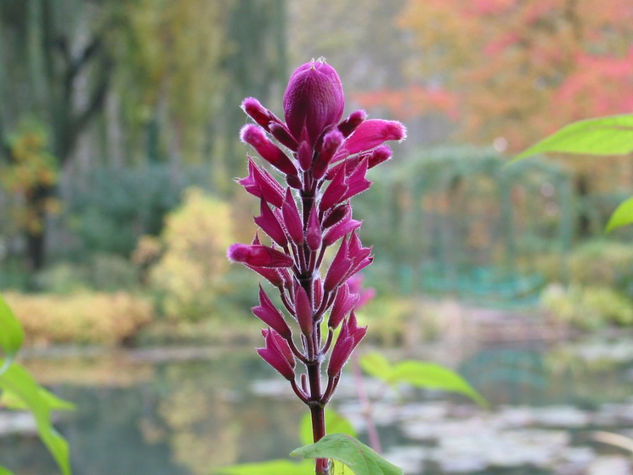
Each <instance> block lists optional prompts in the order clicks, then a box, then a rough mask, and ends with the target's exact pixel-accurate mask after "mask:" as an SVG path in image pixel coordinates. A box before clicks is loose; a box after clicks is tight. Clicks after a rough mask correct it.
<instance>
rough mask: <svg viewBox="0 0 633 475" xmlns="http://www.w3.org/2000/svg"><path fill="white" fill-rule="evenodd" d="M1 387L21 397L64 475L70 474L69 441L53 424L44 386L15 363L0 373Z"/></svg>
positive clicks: (49, 401)
mask: <svg viewBox="0 0 633 475" xmlns="http://www.w3.org/2000/svg"><path fill="white" fill-rule="evenodd" d="M0 389H2V390H3V391H8V392H10V393H11V394H12V395H13V396H15V397H17V398H19V399H20V400H21V401H22V403H23V404H24V405H25V406H26V407H27V408H28V410H29V411H31V412H32V413H33V417H35V423H36V425H37V431H38V433H39V435H40V438H41V439H42V441H43V442H44V444H45V445H46V447H47V448H48V450H49V452H50V453H51V455H52V456H53V458H54V459H55V461H56V462H57V465H58V466H59V469H60V470H61V472H62V473H63V474H64V475H69V474H70V472H71V470H70V454H69V449H68V443H67V442H66V440H65V439H64V438H63V437H62V436H61V435H60V434H59V433H58V432H57V431H56V430H55V428H54V427H53V426H52V423H51V409H50V406H49V404H50V403H51V400H50V399H47V398H46V397H42V391H41V390H42V388H41V387H40V386H39V385H38V384H37V383H36V382H35V380H34V379H33V378H32V377H31V375H30V374H29V373H28V371H27V370H26V369H24V368H23V367H22V366H20V365H19V364H17V363H13V364H12V365H11V366H9V368H8V369H7V370H6V371H5V372H4V373H3V374H1V375H0Z"/></svg>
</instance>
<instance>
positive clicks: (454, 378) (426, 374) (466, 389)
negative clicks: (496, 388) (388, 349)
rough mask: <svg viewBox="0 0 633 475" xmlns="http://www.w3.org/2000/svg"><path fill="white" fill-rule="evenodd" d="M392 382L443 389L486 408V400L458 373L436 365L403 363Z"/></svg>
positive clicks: (396, 367) (418, 362)
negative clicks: (465, 397)
mask: <svg viewBox="0 0 633 475" xmlns="http://www.w3.org/2000/svg"><path fill="white" fill-rule="evenodd" d="M390 382H393V383H408V384H412V385H413V386H417V387H420V388H431V389H441V390H443V391H451V392H455V393H460V394H463V395H464V396H468V397H469V398H471V399H472V400H473V401H475V402H476V403H477V404H479V405H480V406H483V407H486V406H487V403H486V401H485V399H484V398H483V397H482V396H481V394H479V393H478V392H477V391H475V390H474V389H473V388H472V386H471V385H470V384H468V382H467V381H466V380H465V379H464V378H462V377H461V376H460V375H459V374H457V373H456V372H454V371H452V370H450V369H448V368H445V367H444V366H441V365H438V364H435V363H423V362H420V361H403V362H401V363H398V364H397V365H395V366H394V368H393V371H392V373H391V376H390Z"/></svg>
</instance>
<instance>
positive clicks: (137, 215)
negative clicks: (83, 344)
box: [69, 164, 203, 256]
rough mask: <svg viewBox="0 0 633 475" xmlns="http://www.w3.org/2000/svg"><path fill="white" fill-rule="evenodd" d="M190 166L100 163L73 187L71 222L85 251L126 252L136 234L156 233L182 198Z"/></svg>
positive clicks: (189, 173)
mask: <svg viewBox="0 0 633 475" xmlns="http://www.w3.org/2000/svg"><path fill="white" fill-rule="evenodd" d="M196 175H197V176H198V180H200V179H203V176H200V174H196V173H195V172H193V171H190V172H188V173H187V172H185V173H183V172H182V171H179V172H176V171H175V170H174V168H173V167H170V166H169V165H166V164H154V165H148V166H142V167H136V168H99V169H96V170H94V171H93V172H91V173H90V175H89V176H88V177H87V178H86V181H85V183H78V184H77V185H75V186H74V187H73V189H72V190H71V193H72V195H71V196H72V198H71V201H70V210H69V213H70V216H71V218H70V219H71V226H72V228H73V230H74V231H75V233H76V235H77V238H78V240H79V241H80V242H81V246H82V251H83V252H84V255H85V253H86V252H90V253H115V254H120V255H122V256H129V255H130V254H131V253H132V251H133V250H134V248H135V247H136V243H137V241H138V239H139V238H140V237H141V236H143V235H145V234H151V235H157V234H159V233H160V231H161V229H162V227H163V220H164V217H165V215H166V214H167V213H168V212H169V211H170V210H171V209H173V208H174V207H176V206H177V205H178V203H180V196H181V193H182V191H183V189H184V188H185V187H186V185H188V184H189V183H190V182H191V181H193V177H195V176H196Z"/></svg>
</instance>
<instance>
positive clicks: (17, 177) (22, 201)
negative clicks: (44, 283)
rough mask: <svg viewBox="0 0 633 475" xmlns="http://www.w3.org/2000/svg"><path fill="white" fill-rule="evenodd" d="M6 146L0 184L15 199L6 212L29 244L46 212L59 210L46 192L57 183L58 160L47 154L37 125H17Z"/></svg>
mask: <svg viewBox="0 0 633 475" xmlns="http://www.w3.org/2000/svg"><path fill="white" fill-rule="evenodd" d="M6 146H7V156H8V161H7V162H6V164H4V165H3V164H2V163H1V162H0V184H1V185H2V187H3V188H4V189H6V190H7V191H8V192H9V193H11V194H12V195H13V197H14V198H16V199H14V200H12V203H13V204H14V206H12V207H10V208H9V207H8V206H7V208H6V209H5V212H6V213H7V214H10V215H12V216H13V218H14V221H15V222H16V223H17V227H18V229H20V230H23V232H24V234H25V237H26V241H27V243H29V244H32V243H33V242H35V241H36V240H37V239H38V237H39V236H40V235H41V233H42V229H43V226H44V223H45V218H46V214H47V212H51V211H53V212H57V211H58V210H59V202H58V201H57V200H56V199H55V198H54V197H52V196H50V195H49V194H48V193H47V192H46V190H48V189H50V187H51V186H53V185H54V184H55V183H56V182H57V177H58V164H57V160H56V159H55V157H54V156H53V155H52V154H51V153H50V152H49V149H50V143H49V138H48V134H47V133H46V131H45V130H44V128H43V126H42V125H41V124H39V123H38V122H34V121H23V122H21V123H20V124H18V127H17V130H16V131H15V132H14V133H13V134H10V135H9V136H8V139H7V144H6Z"/></svg>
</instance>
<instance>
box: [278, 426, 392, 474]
mask: <svg viewBox="0 0 633 475" xmlns="http://www.w3.org/2000/svg"><path fill="white" fill-rule="evenodd" d="M290 455H292V456H293V457H297V456H299V457H306V458H311V459H317V458H327V459H334V460H338V461H339V462H342V463H344V464H345V465H346V466H348V467H349V468H350V469H351V470H352V471H353V472H354V473H355V474H356V475H402V470H400V469H399V468H398V467H396V466H395V465H393V464H391V463H390V462H388V461H386V460H385V459H383V458H382V457H381V456H380V455H378V454H377V453H376V452H374V451H373V450H372V449H371V448H370V447H367V446H366V445H365V444H363V443H362V442H360V441H358V440H356V439H355V438H354V437H351V436H349V435H346V434H328V435H326V436H325V437H323V438H322V439H321V440H319V441H318V442H317V443H316V444H311V445H306V446H304V447H300V448H298V449H295V450H293V451H292V453H291V454H290Z"/></svg>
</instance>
